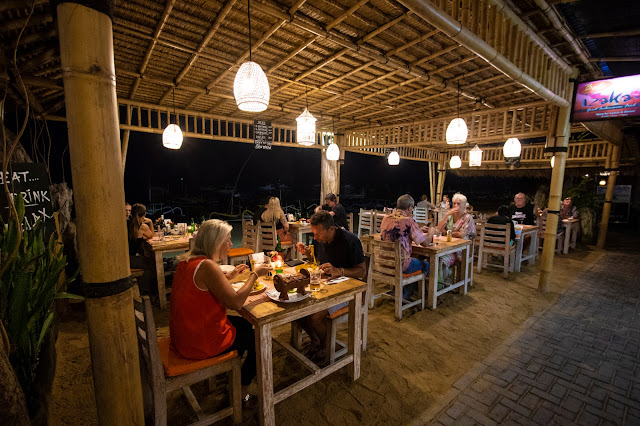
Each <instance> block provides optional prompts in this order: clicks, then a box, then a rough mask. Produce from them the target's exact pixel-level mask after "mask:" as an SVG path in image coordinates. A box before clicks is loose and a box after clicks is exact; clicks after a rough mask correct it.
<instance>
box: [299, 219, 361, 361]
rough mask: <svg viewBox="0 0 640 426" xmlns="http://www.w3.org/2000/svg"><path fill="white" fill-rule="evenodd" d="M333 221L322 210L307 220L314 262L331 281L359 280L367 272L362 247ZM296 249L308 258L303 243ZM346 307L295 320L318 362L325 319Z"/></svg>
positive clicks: (323, 337)
mask: <svg viewBox="0 0 640 426" xmlns="http://www.w3.org/2000/svg"><path fill="white" fill-rule="evenodd" d="M334 217H335V216H332V215H331V214H330V213H329V212H327V211H322V210H321V211H319V212H318V213H316V214H314V215H313V216H312V217H311V231H313V246H314V254H315V257H316V261H317V262H318V264H319V265H320V269H322V272H323V273H325V274H327V275H330V276H332V277H334V278H335V277H341V276H346V277H353V278H357V279H359V280H363V279H364V278H365V275H366V272H367V269H366V266H365V260H364V254H363V253H362V244H361V243H360V240H359V239H358V237H357V236H355V235H354V234H352V233H351V232H349V231H347V230H346V229H343V228H339V227H336V226H335V224H334ZM296 249H297V250H298V251H299V252H300V253H302V254H304V255H305V256H307V258H310V257H311V252H310V250H309V247H307V246H305V245H304V244H303V243H301V242H300V243H298V244H296ZM346 305H347V304H346V303H341V304H339V305H336V306H332V307H331V308H329V309H327V310H323V311H320V312H316V313H315V314H312V315H309V316H308V317H305V318H301V319H300V320H298V321H299V324H300V325H301V326H302V328H304V330H305V331H306V332H307V334H308V335H309V336H310V337H311V346H310V347H309V352H310V353H313V354H314V355H315V358H317V359H318V360H324V358H325V356H326V353H325V351H324V348H325V340H326V339H325V337H326V335H327V324H326V318H327V316H328V315H331V314H332V313H334V312H335V311H337V310H339V309H342V308H343V307H345V306H346Z"/></svg>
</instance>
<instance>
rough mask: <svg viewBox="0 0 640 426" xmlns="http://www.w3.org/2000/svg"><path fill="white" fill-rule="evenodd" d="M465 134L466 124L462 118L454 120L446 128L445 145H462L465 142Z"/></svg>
mask: <svg viewBox="0 0 640 426" xmlns="http://www.w3.org/2000/svg"><path fill="white" fill-rule="evenodd" d="M467 134H468V131H467V123H466V122H465V121H464V120H463V119H462V118H454V119H453V120H451V123H449V126H448V127H447V133H446V138H447V144H449V145H459V144H463V143H465V142H466V141H467Z"/></svg>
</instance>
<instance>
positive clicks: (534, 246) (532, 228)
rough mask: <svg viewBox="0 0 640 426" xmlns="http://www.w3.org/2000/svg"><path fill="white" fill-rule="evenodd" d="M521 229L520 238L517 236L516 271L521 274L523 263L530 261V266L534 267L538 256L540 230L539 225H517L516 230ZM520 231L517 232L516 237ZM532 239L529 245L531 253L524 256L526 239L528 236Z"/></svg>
mask: <svg viewBox="0 0 640 426" xmlns="http://www.w3.org/2000/svg"><path fill="white" fill-rule="evenodd" d="M518 228H520V229H521V230H522V231H521V233H520V236H516V264H515V265H514V269H515V271H516V272H520V265H521V264H522V262H525V261H529V265H533V264H534V263H535V261H536V256H537V255H538V231H539V230H540V228H539V227H538V226H537V225H516V229H518ZM517 233H518V231H517V230H516V235H517ZM527 235H528V236H529V237H530V238H531V243H530V244H529V251H528V252H527V253H525V254H524V256H523V253H522V251H523V247H524V239H525V237H526V236H527Z"/></svg>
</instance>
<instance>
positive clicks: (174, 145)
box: [162, 87, 183, 149]
mask: <svg viewBox="0 0 640 426" xmlns="http://www.w3.org/2000/svg"><path fill="white" fill-rule="evenodd" d="M173 115H175V116H176V123H177V122H178V115H177V114H176V89H175V87H174V88H173ZM169 123H171V113H169ZM182 138H183V137H182V130H181V129H180V126H178V125H177V124H169V125H168V126H167V127H165V129H164V132H162V146H164V147H165V148H169V149H180V147H181V146H182Z"/></svg>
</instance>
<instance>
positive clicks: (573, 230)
mask: <svg viewBox="0 0 640 426" xmlns="http://www.w3.org/2000/svg"><path fill="white" fill-rule="evenodd" d="M578 223H580V222H576V223H574V224H573V226H572V227H571V248H572V249H575V248H576V245H577V242H578V229H579V228H578Z"/></svg>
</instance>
